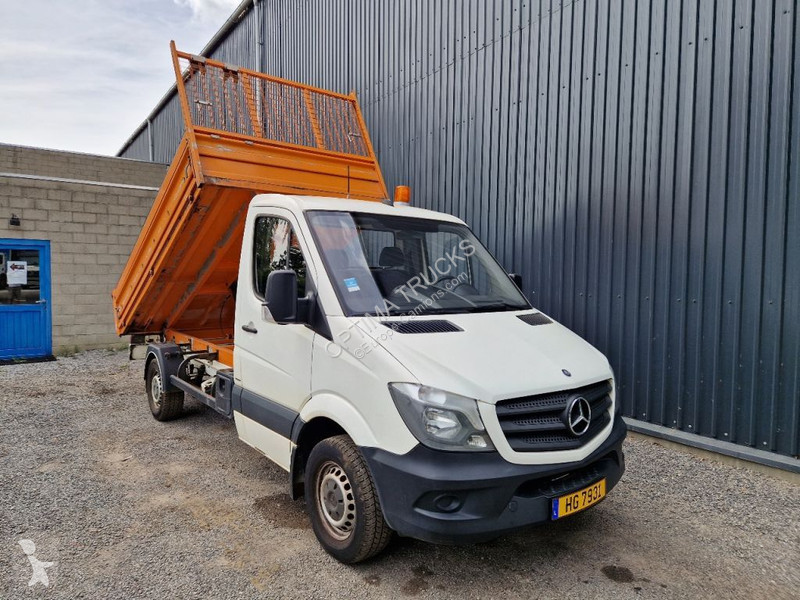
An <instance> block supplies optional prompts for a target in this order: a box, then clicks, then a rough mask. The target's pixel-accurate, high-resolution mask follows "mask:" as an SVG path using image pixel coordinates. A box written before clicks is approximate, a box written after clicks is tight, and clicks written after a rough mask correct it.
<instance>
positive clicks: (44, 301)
mask: <svg viewBox="0 0 800 600" xmlns="http://www.w3.org/2000/svg"><path fill="white" fill-rule="evenodd" d="M36 304H47V300H37V301H36Z"/></svg>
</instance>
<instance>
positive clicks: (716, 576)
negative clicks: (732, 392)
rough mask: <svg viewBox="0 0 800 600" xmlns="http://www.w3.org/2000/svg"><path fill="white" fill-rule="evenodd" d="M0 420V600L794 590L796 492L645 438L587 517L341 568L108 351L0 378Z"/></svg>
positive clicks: (250, 468)
mask: <svg viewBox="0 0 800 600" xmlns="http://www.w3.org/2000/svg"><path fill="white" fill-rule="evenodd" d="M0 423H1V424H2V436H1V437H0V598H2V599H6V598H12V599H16V598H28V597H31V598H33V597H41V598H50V597H52V598H136V599H139V598H226V599H227V598H260V597H264V598H459V599H464V598H503V599H506V598H581V599H587V600H588V599H592V598H770V599H778V598H798V597H800V485H798V484H797V483H794V482H792V481H786V480H782V479H778V478H775V477H772V476H770V475H768V474H762V473H757V472H754V471H751V470H748V469H743V468H738V467H733V466H728V465H724V464H720V463H718V462H716V461H708V460H702V459H700V458H697V457H695V456H692V455H691V454H689V453H686V452H682V451H675V450H672V449H666V448H663V447H661V446H658V445H656V444H654V443H652V442H649V441H647V440H641V439H637V440H629V441H628V442H626V455H627V462H628V471H627V473H626V475H625V477H624V478H623V480H622V481H621V483H620V484H619V485H618V487H617V488H615V489H614V490H613V491H612V492H611V493H610V495H609V497H608V498H607V499H606V500H604V501H603V502H602V503H601V504H599V505H598V506H597V507H595V508H593V509H591V510H589V511H587V512H585V513H582V514H579V515H576V516H575V517H572V518H570V519H566V520H564V521H563V522H558V523H552V524H547V525H544V526H540V527H538V528H535V529H532V530H528V531H523V532H519V533H516V534H514V535H510V536H506V537H504V538H501V539H499V540H496V541H494V542H491V543H489V544H483V545H476V546H466V547H445V546H433V545H429V544H425V543H422V542H417V541H413V540H408V539H396V540H394V542H393V543H392V544H391V545H390V547H389V549H388V551H387V552H385V553H384V554H383V555H381V556H380V557H378V558H377V559H375V560H373V561H371V562H368V563H365V564H362V565H357V566H343V565H341V564H339V563H337V562H336V561H334V560H333V559H332V558H330V557H329V556H328V555H327V554H326V553H325V552H324V551H323V550H322V549H321V548H320V547H319V545H318V544H317V542H316V539H315V538H314V535H313V533H312V531H311V529H310V526H309V523H308V519H307V517H306V514H305V507H304V505H303V504H302V502H293V501H292V500H290V499H289V496H288V494H287V489H288V485H287V476H286V474H285V473H284V472H283V471H282V470H281V469H280V468H278V467H277V466H275V465H273V464H272V463H271V462H270V461H268V460H267V459H266V458H264V457H263V456H261V455H260V454H259V453H258V452H256V451H255V450H253V449H252V448H250V447H249V446H246V445H245V444H242V443H241V442H239V441H238V440H237V437H236V432H235V429H234V426H233V424H232V422H230V421H227V420H225V419H223V418H221V417H220V416H218V415H216V414H215V413H213V412H212V411H210V410H208V409H205V408H204V407H202V406H200V405H198V404H194V403H187V410H186V415H185V417H184V418H182V419H180V420H178V421H175V422H172V423H159V422H156V421H155V420H154V419H153V418H152V417H151V416H150V413H149V410H148V408H147V404H146V400H145V394H144V383H143V380H142V363H141V362H133V363H130V362H128V360H127V357H126V356H125V354H124V353H119V352H106V351H94V352H87V353H83V354H79V355H76V356H74V357H70V358H62V359H59V360H58V361H57V362H51V363H41V364H29V365H18V366H4V367H0ZM20 540H30V541H31V542H33V543H34V544H35V547H36V550H35V553H32V554H31V556H30V557H27V556H26V552H23V546H24V545H25V544H22V545H21V544H20V543H19V542H20ZM29 558H30V559H31V560H38V561H45V562H52V563H54V564H53V565H52V566H50V567H48V568H46V569H45V572H46V573H47V575H48V579H49V586H48V587H44V585H42V584H41V583H36V584H35V585H33V586H29V585H28V583H29V581H30V580H31V576H32V573H33V571H32V568H31V564H30V562H29Z"/></svg>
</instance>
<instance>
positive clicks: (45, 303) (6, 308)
mask: <svg viewBox="0 0 800 600" xmlns="http://www.w3.org/2000/svg"><path fill="white" fill-rule="evenodd" d="M50 324H51V312H50V242H48V241H43V240H12V239H4V238H0V361H7V360H16V359H36V358H47V357H50V356H52V353H53V350H52V340H51V333H50Z"/></svg>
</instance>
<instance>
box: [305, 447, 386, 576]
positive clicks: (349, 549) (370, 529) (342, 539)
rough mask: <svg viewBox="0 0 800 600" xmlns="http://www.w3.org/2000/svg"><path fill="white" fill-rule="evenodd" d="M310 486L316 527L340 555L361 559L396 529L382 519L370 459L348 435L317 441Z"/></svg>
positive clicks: (345, 558) (308, 492)
mask: <svg viewBox="0 0 800 600" xmlns="http://www.w3.org/2000/svg"><path fill="white" fill-rule="evenodd" d="M305 489H306V506H307V507H308V510H309V513H310V515H311V524H312V526H313V528H314V533H315V534H316V536H317V539H318V540H319V542H320V544H322V547H323V548H325V550H326V551H327V552H328V553H329V554H331V555H332V556H333V557H334V558H335V559H337V560H339V561H341V562H343V563H357V562H361V561H363V560H366V559H368V558H370V557H372V556H375V555H376V554H378V553H379V552H380V551H381V550H383V549H384V548H385V547H386V545H387V544H388V543H389V539H390V538H391V535H392V530H391V529H389V526H388V525H387V524H386V521H384V519H383V512H382V511H381V505H380V501H379V500H378V494H377V492H376V490H375V484H374V483H373V481H372V476H371V475H370V473H369V470H368V469H367V463H366V461H365V460H364V457H363V456H361V453H360V452H359V450H358V447H357V446H356V445H355V444H354V443H353V441H352V440H351V439H350V438H349V437H347V436H346V435H337V436H335V437H331V438H327V439H325V440H322V441H321V442H320V443H318V444H317V445H316V446H315V447H314V449H313V450H312V451H311V455H310V456H309V457H308V463H307V465H306V485H305Z"/></svg>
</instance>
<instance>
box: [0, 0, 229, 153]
mask: <svg viewBox="0 0 800 600" xmlns="http://www.w3.org/2000/svg"><path fill="white" fill-rule="evenodd" d="M239 3H240V0H22V1H20V0H0V143H7V144H19V145H23V146H36V147H41V148H54V149H58V150H72V151H76V152H89V153H93V154H105V155H112V156H113V155H115V154H116V153H117V152H118V151H119V149H120V148H121V147H122V145H123V144H124V143H125V141H126V140H127V139H128V138H129V137H130V135H131V134H132V133H133V131H134V130H135V129H136V127H137V126H139V125H140V124H141V123H142V121H144V120H145V119H146V118H147V115H148V114H149V113H150V111H151V110H152V109H153V108H154V107H155V105H156V103H157V102H158V101H159V100H160V99H161V97H162V96H163V95H164V93H165V92H166V91H167V90H168V89H169V87H170V86H171V85H172V84H173V83H174V82H175V74H174V71H173V69H172V62H171V59H170V55H169V42H170V40H172V39H174V40H175V43H176V44H177V46H178V49H179V50H184V51H186V52H193V53H198V52H200V50H201V49H202V48H203V46H205V45H206V43H207V42H208V41H209V40H210V39H211V37H212V36H213V35H214V34H215V33H216V32H217V30H218V29H219V28H220V27H221V26H222V24H223V23H224V22H225V20H226V19H227V18H228V17H229V16H230V15H231V13H232V12H233V10H234V8H236V6H237V5H238V4H239Z"/></svg>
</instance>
